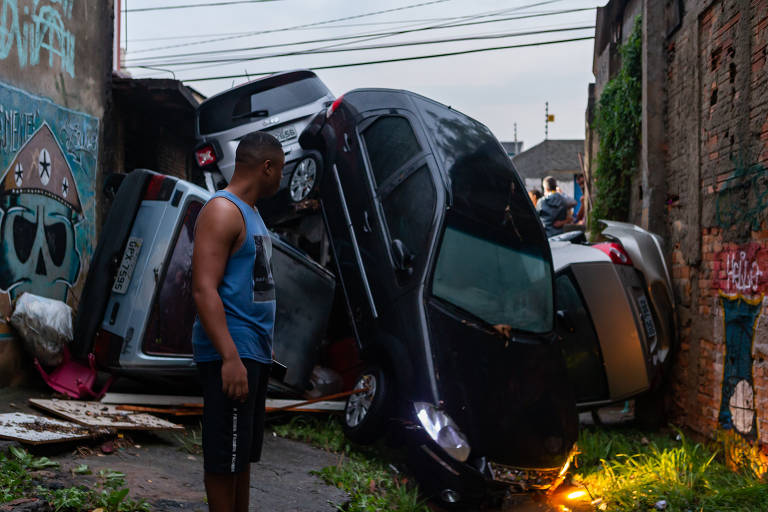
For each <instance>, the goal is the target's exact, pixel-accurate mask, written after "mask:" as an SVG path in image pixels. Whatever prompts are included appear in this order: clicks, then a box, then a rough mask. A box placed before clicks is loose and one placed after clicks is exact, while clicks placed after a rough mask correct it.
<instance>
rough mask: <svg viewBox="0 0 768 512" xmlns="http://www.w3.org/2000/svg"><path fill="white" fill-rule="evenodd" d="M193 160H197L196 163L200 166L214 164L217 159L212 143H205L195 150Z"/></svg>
mask: <svg viewBox="0 0 768 512" xmlns="http://www.w3.org/2000/svg"><path fill="white" fill-rule="evenodd" d="M195 160H197V165H198V166H200V167H205V166H206V165H211V164H215V163H216V160H217V158H216V151H215V150H214V149H213V146H212V145H210V144H208V145H205V146H203V147H201V148H198V149H196V150H195Z"/></svg>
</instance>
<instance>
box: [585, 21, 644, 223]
mask: <svg viewBox="0 0 768 512" xmlns="http://www.w3.org/2000/svg"><path fill="white" fill-rule="evenodd" d="M642 50H643V32H642V20H641V18H640V16H638V17H637V18H635V25H634V28H633V29H632V34H631V35H630V36H629V39H628V40H627V42H626V43H625V44H624V45H623V46H622V47H621V48H620V50H619V51H620V53H621V69H620V70H619V73H618V74H617V75H616V76H615V77H614V78H612V79H611V80H610V81H609V82H608V83H607V84H606V86H605V89H603V93H602V94H601V95H600V101H599V103H598V107H597V113H596V115H595V128H596V130H597V135H598V140H599V144H600V146H599V148H598V151H597V168H596V169H595V172H594V187H595V194H594V197H593V200H592V213H591V216H590V217H591V219H592V221H591V224H592V229H593V230H594V229H596V222H595V221H597V219H611V220H621V221H625V220H627V219H628V217H629V199H630V185H631V180H632V176H633V175H634V174H635V173H636V171H637V166H638V154H639V150H640V128H641V123H642V61H643V54H642Z"/></svg>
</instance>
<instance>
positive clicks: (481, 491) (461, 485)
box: [406, 426, 576, 503]
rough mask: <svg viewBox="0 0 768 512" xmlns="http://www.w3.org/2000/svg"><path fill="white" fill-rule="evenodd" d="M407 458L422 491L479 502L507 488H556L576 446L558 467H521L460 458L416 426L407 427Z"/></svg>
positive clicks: (506, 491) (566, 469) (505, 492)
mask: <svg viewBox="0 0 768 512" xmlns="http://www.w3.org/2000/svg"><path fill="white" fill-rule="evenodd" d="M406 433H407V443H408V448H409V449H408V462H409V466H410V468H411V469H412V470H413V472H414V475H415V476H416V478H417V480H418V481H419V485H420V486H421V488H422V491H423V492H424V493H425V494H426V495H427V496H429V497H431V498H437V499H439V498H440V497H441V495H442V494H443V493H444V492H445V491H446V490H449V491H453V492H455V493H457V494H458V495H459V496H460V497H461V501H462V502H473V503H479V502H482V501H485V500H487V499H489V498H490V499H493V498H494V497H498V496H503V495H504V494H507V493H508V492H512V493H521V492H530V491H546V490H550V489H554V488H556V487H557V486H558V485H560V483H562V481H563V479H564V478H565V476H566V474H567V471H568V468H569V467H570V463H571V461H572V460H573V457H574V455H575V453H576V448H575V446H574V448H573V449H572V450H571V452H570V455H569V456H568V458H567V460H566V461H565V462H564V463H563V465H562V466H561V467H559V468H522V467H517V466H510V465H506V464H500V463H496V462H492V461H488V460H487V459H486V457H473V456H472V455H470V458H469V459H468V460H467V461H466V462H459V461H457V460H455V459H453V458H452V457H450V456H449V455H447V454H446V453H445V452H443V450H442V449H441V448H440V447H439V446H437V444H436V443H434V442H433V441H432V440H431V439H430V438H429V436H428V435H427V434H426V432H424V430H423V429H421V428H420V427H418V426H409V427H406Z"/></svg>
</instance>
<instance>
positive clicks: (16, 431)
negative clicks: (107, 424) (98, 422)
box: [0, 412, 113, 444]
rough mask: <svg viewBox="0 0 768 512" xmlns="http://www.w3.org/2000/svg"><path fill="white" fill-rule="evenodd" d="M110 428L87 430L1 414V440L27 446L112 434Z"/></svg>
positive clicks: (17, 414)
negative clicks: (9, 440)
mask: <svg viewBox="0 0 768 512" xmlns="http://www.w3.org/2000/svg"><path fill="white" fill-rule="evenodd" d="M112 433H113V430H112V429H109V428H98V429H94V428H86V427H83V426H81V425H77V424H75V423H70V422H68V421H61V420H55V419H51V418H46V417H44V416H37V415H35V414H25V413H20V412H12V413H7V414H0V438H3V439H11V440H13V441H19V442H21V443H26V444H45V443H56V442H62V441H71V440H74V439H85V438H89V437H96V436H100V435H108V434H112Z"/></svg>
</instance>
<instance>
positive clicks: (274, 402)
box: [266, 398, 346, 411]
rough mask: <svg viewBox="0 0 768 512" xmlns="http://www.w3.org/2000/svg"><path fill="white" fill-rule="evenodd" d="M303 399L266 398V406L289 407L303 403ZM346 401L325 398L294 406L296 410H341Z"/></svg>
mask: <svg viewBox="0 0 768 512" xmlns="http://www.w3.org/2000/svg"><path fill="white" fill-rule="evenodd" d="M304 402H305V400H278V399H272V398H268V399H267V403H266V407H267V408H268V409H269V408H270V407H274V408H275V409H282V408H283V407H289V406H292V405H297V404H303V403H304ZM345 405H346V402H343V401H338V400H337V401H333V400H326V401H323V402H315V403H312V404H306V405H303V406H300V407H296V410H316V411H343V410H344V406H345Z"/></svg>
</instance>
